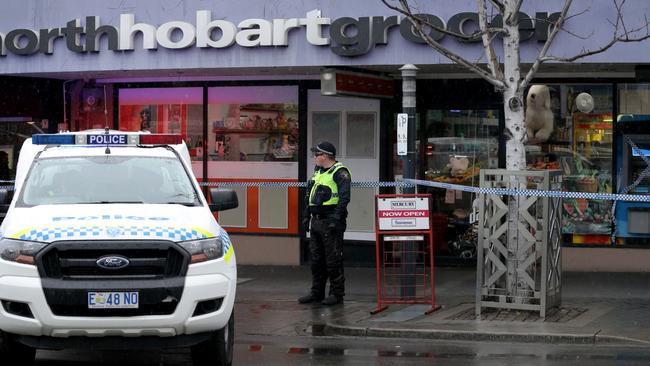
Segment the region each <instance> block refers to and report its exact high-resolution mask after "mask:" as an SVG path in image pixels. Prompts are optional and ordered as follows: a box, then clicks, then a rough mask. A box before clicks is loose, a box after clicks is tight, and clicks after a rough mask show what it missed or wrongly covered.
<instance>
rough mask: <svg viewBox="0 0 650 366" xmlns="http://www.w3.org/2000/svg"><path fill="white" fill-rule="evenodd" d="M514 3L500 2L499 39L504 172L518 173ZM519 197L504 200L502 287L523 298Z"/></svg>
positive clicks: (520, 130) (522, 164) (516, 184)
mask: <svg viewBox="0 0 650 366" xmlns="http://www.w3.org/2000/svg"><path fill="white" fill-rule="evenodd" d="M516 2H517V1H516V0H506V1H504V3H505V6H506V12H505V14H504V17H503V18H504V22H503V23H504V24H503V26H504V27H505V28H506V30H507V31H508V34H507V35H506V36H504V37H503V50H504V64H503V71H504V76H505V80H506V89H505V90H504V91H503V102H504V103H503V106H504V107H503V109H504V116H505V122H506V125H505V127H506V135H507V137H508V140H507V142H506V169H508V170H513V171H519V170H525V169H526V150H525V147H524V140H525V137H526V128H525V126H524V105H523V90H520V89H519V85H520V79H521V70H520V68H519V64H520V63H519V61H520V60H519V26H518V23H519V22H518V20H517V19H516V17H517V15H516V14H513V11H514V10H516V9H515V4H516ZM510 188H515V189H521V188H525V181H520V180H518V179H515V178H512V179H511V181H510ZM519 200H520V199H519V197H516V196H511V197H509V200H508V258H506V263H507V271H508V274H507V277H506V288H507V289H508V290H507V291H508V295H509V296H521V295H523V291H522V290H523V289H524V287H523V286H524V283H522V281H521V280H519V279H518V276H517V268H518V265H517V262H519V261H520V260H522V259H523V258H521V257H522V256H524V254H525V253H521V252H520V251H519V247H520V245H519V244H520V243H521V244H522V246H523V238H522V236H521V235H520V233H519V221H520V220H519V214H518V206H519V204H518V203H519Z"/></svg>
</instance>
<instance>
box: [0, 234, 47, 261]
mask: <svg viewBox="0 0 650 366" xmlns="http://www.w3.org/2000/svg"><path fill="white" fill-rule="evenodd" d="M46 245H47V243H39V242H37V241H24V240H15V239H8V238H2V239H0V258H2V259H4V260H6V261H10V262H16V263H23V264H31V265H33V264H34V263H35V261H34V256H35V255H36V253H38V251H39V250H41V249H43V248H44V247H45V246H46Z"/></svg>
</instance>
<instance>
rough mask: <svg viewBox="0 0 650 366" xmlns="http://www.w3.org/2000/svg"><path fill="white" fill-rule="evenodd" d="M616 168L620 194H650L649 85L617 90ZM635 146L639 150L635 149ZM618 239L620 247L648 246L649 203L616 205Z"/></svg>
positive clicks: (634, 85) (627, 85)
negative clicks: (649, 159)
mask: <svg viewBox="0 0 650 366" xmlns="http://www.w3.org/2000/svg"><path fill="white" fill-rule="evenodd" d="M618 100H619V107H618V110H619V115H618V116H617V119H616V125H617V126H616V127H617V136H616V141H617V144H616V146H617V151H616V159H617V162H616V166H617V180H618V182H619V184H618V193H630V194H638V195H648V194H650V172H648V170H647V169H649V168H648V165H649V164H648V163H647V159H648V158H650V85H648V84H622V85H620V86H619V89H618ZM633 146H634V147H636V148H633ZM615 217H616V238H617V244H619V245H643V246H646V247H647V245H648V239H650V203H643V202H625V201H619V202H617V204H616V210H615Z"/></svg>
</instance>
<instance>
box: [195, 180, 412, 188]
mask: <svg viewBox="0 0 650 366" xmlns="http://www.w3.org/2000/svg"><path fill="white" fill-rule="evenodd" d="M199 185H200V186H202V187H307V182H282V181H275V182H200V183H199ZM351 185H352V187H355V188H376V187H414V186H415V185H414V184H412V183H407V182H375V181H359V182H352V183H351Z"/></svg>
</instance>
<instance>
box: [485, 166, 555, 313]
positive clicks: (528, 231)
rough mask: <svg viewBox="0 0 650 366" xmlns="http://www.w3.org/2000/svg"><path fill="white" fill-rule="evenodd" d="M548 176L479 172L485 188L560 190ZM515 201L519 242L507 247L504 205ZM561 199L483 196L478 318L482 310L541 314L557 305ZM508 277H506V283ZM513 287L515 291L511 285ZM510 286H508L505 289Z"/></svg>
mask: <svg viewBox="0 0 650 366" xmlns="http://www.w3.org/2000/svg"><path fill="white" fill-rule="evenodd" d="M559 179H560V177H559V174H553V173H552V172H549V171H508V170H502V169H482V170H481V180H480V182H481V183H480V184H481V187H483V188H503V189H516V188H517V187H519V186H520V183H517V182H525V183H524V185H526V186H527V188H528V189H538V190H549V189H552V190H559V189H560V184H559V183H560V182H559ZM509 200H516V201H517V223H516V227H517V230H518V231H519V237H520V240H519V241H518V243H517V245H516V246H514V248H510V249H509V247H508V243H507V239H508V229H509V225H508V217H509V212H508V211H509V210H508V203H509ZM561 208H562V201H561V199H560V198H552V197H535V196H513V195H499V194H481V195H480V196H479V237H478V248H477V276H476V315H477V317H479V318H480V315H481V309H482V308H484V307H486V308H501V309H517V310H530V311H539V314H540V316H541V317H545V316H546V314H547V311H548V310H549V309H550V308H553V307H556V306H560V304H561V300H562V299H561V290H562V255H561V253H562V252H561V230H560V229H561V218H562V216H561V214H562V210H561ZM508 276H510V278H508ZM512 283H514V286H512ZM509 284H510V286H508V285H509Z"/></svg>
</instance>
